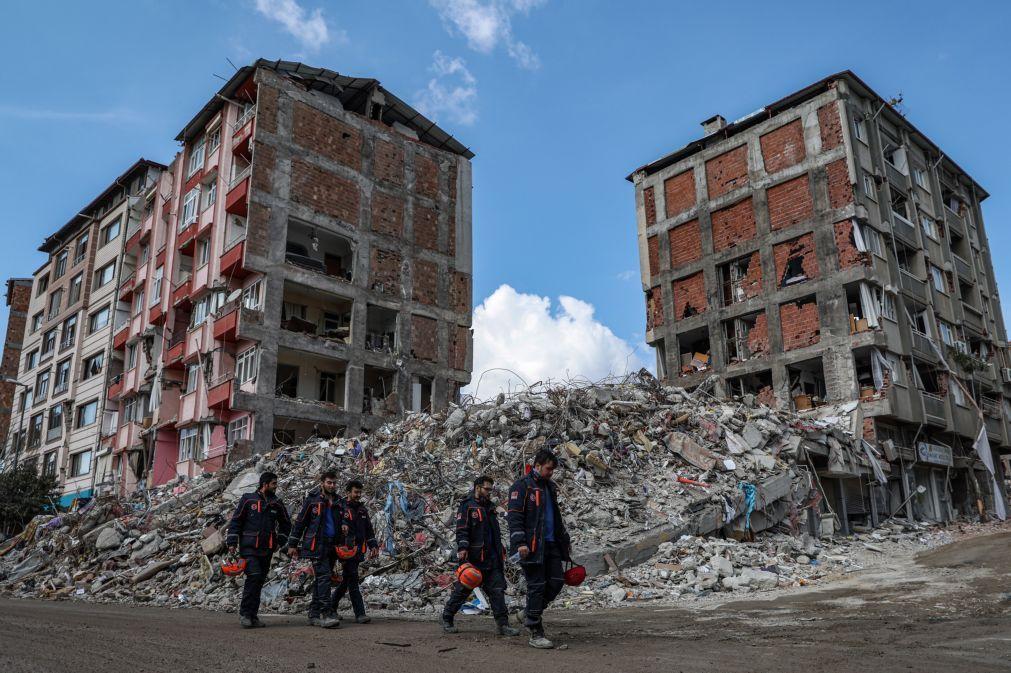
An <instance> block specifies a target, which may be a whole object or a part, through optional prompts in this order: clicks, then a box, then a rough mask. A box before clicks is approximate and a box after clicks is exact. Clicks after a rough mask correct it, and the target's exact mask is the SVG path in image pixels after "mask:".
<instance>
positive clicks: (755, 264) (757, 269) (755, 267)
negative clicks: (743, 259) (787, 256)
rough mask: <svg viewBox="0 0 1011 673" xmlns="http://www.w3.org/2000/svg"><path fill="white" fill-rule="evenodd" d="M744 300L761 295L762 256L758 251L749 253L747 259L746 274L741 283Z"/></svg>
mask: <svg viewBox="0 0 1011 673" xmlns="http://www.w3.org/2000/svg"><path fill="white" fill-rule="evenodd" d="M741 289H742V290H744V298H745V299H751V298H752V297H757V296H758V295H760V294H762V254H761V252H759V251H758V250H756V251H754V252H753V253H751V257H750V258H749V259H748V274H747V275H746V276H745V277H744V282H743V283H741Z"/></svg>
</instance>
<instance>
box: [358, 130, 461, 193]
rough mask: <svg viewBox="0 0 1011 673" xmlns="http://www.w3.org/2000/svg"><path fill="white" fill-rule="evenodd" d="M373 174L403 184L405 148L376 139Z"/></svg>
mask: <svg viewBox="0 0 1011 673" xmlns="http://www.w3.org/2000/svg"><path fill="white" fill-rule="evenodd" d="M372 175H374V176H375V177H376V178H378V179H380V180H385V181H387V182H391V183H393V184H395V185H403V184H404V148H403V147H401V146H400V145H394V144H393V143H391V142H387V141H385V140H376V142H375V149H374V156H373V159H372ZM454 188H455V185H454Z"/></svg>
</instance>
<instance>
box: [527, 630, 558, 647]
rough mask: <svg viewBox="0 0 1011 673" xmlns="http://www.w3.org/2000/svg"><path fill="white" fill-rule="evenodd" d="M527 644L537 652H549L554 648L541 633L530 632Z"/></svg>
mask: <svg viewBox="0 0 1011 673" xmlns="http://www.w3.org/2000/svg"><path fill="white" fill-rule="evenodd" d="M529 644H530V647H533V648H536V649H538V650H550V649H551V648H553V647H554V646H555V644H554V643H553V642H551V641H550V640H548V639H547V638H546V637H545V636H544V632H543V631H531V632H530V641H529Z"/></svg>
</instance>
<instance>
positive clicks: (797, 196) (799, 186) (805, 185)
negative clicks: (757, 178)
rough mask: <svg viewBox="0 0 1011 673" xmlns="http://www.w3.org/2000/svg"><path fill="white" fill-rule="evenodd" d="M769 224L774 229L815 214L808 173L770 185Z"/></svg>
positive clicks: (782, 227)
mask: <svg viewBox="0 0 1011 673" xmlns="http://www.w3.org/2000/svg"><path fill="white" fill-rule="evenodd" d="M766 196H767V198H768V202H769V224H770V226H771V227H772V229H773V231H775V230H777V229H786V228H787V227H792V226H793V225H795V224H797V223H799V222H803V221H804V220H806V219H808V218H810V217H811V216H812V215H813V214H814V204H813V203H812V201H811V188H810V184H809V182H808V179H807V174H806V173H805V174H804V175H801V176H800V177H798V178H794V179H792V180H787V181H786V182H783V183H781V184H778V185H775V186H773V187H769V189H768V191H767V192H766Z"/></svg>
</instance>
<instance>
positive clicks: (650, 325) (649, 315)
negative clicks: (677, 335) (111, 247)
mask: <svg viewBox="0 0 1011 673" xmlns="http://www.w3.org/2000/svg"><path fill="white" fill-rule="evenodd" d="M662 326H663V292H661V290H660V288H659V287H652V288H650V289H649V290H647V291H646V329H647V330H651V329H654V328H656V327H662Z"/></svg>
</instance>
